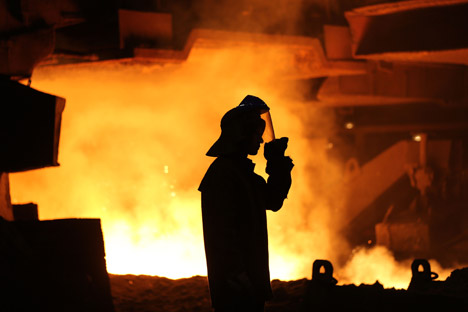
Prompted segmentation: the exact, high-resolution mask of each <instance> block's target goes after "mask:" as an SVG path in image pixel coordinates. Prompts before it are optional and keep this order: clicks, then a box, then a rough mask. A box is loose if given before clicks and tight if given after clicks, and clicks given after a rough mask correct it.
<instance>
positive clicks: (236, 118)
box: [206, 95, 275, 157]
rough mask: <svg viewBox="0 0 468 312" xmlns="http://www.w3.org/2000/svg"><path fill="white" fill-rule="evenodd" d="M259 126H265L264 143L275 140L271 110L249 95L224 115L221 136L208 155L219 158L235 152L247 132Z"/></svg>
mask: <svg viewBox="0 0 468 312" xmlns="http://www.w3.org/2000/svg"><path fill="white" fill-rule="evenodd" d="M259 124H261V125H262V126H263V125H264V126H265V131H264V132H263V137H262V138H263V141H264V142H270V141H272V140H274V138H275V137H274V131H273V124H272V122H271V116H270V108H269V107H268V105H266V103H265V102H264V101H263V100H262V99H260V98H258V97H256V96H253V95H247V96H246V97H245V98H244V99H243V100H242V102H241V103H240V104H239V106H237V107H235V108H233V109H231V110H229V111H228V112H227V113H226V114H224V116H223V118H222V119H221V136H220V137H219V139H218V140H217V141H216V142H215V143H214V144H213V146H211V148H210V149H209V150H208V152H207V153H206V155H207V156H212V157H218V156H221V155H228V154H230V153H232V152H234V151H235V150H236V146H237V144H238V143H239V142H240V141H242V140H243V139H244V137H245V133H246V130H247V129H248V128H249V127H251V126H258V125H259Z"/></svg>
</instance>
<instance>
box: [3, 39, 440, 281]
mask: <svg viewBox="0 0 468 312" xmlns="http://www.w3.org/2000/svg"><path fill="white" fill-rule="evenodd" d="M277 57H278V54H277V53H276V51H263V50H262V51H259V50H258V49H255V47H252V48H249V49H242V50H241V49H235V48H233V49H217V50H214V49H209V48H203V47H194V49H193V50H192V52H191V55H190V57H189V59H188V60H187V61H186V62H184V63H181V64H172V65H171V64H169V65H167V64H166V65H154V64H153V65H151V64H146V65H145V64H143V63H141V62H140V63H139V64H130V63H127V64H126V63H117V62H109V63H100V64H92V63H91V64H85V65H63V66H57V67H43V68H39V69H37V70H36V71H35V73H34V75H33V77H32V87H34V88H36V89H39V90H41V91H44V92H48V93H52V94H56V95H59V96H61V97H64V98H66V99H67V103H66V107H65V111H64V113H63V121H62V132H61V140H60V151H59V162H60V163H61V166H60V167H57V168H46V169H41V170H35V171H31V172H25V173H17V174H12V175H11V176H10V178H11V192H12V200H13V202H14V203H24V202H30V201H33V202H36V203H38V205H39V217H40V219H42V220H44V219H59V218H100V219H101V220H102V227H103V233H104V239H105V248H106V261H107V269H108V271H109V272H110V273H115V274H126V273H129V274H149V275H159V276H165V277H169V278H181V277H190V276H193V275H206V263H205V255H204V247H203V237H202V225H201V210H200V194H199V192H198V191H197V188H198V185H199V183H200V180H201V178H202V177H203V175H204V173H205V171H206V169H207V168H208V166H209V164H210V162H211V161H212V159H210V158H209V157H206V156H205V153H206V151H207V150H208V148H209V147H210V146H211V144H212V143H213V142H214V141H215V140H216V139H217V137H218V136H219V133H220V128H219V122H220V120H221V117H222V115H223V114H224V113H225V112H226V111H227V110H229V109H230V108H232V107H234V106H236V105H238V104H239V102H240V101H241V100H242V98H243V97H244V96H245V95H247V94H253V95H256V96H259V97H260V98H262V99H264V100H265V102H266V103H267V104H268V105H269V106H270V107H271V112H272V117H273V123H274V126H275V132H276V136H277V137H281V136H288V137H289V138H290V141H289V148H288V151H287V153H288V154H289V155H290V156H291V157H292V158H293V160H294V163H295V167H294V169H293V185H292V188H291V191H290V194H289V196H288V199H287V200H286V202H285V205H284V207H283V209H282V210H280V211H279V212H277V213H269V214H268V223H269V224H268V226H269V240H270V270H271V276H272V278H279V279H282V280H292V279H298V278H304V277H307V278H310V277H311V267H312V262H313V261H314V260H315V259H328V260H331V261H332V262H335V261H338V260H339V259H342V258H343V256H345V255H348V254H350V253H351V250H350V249H349V246H347V245H346V243H344V240H343V238H342V237H340V235H339V234H338V230H339V228H340V223H341V222H342V220H340V215H341V211H342V209H344V204H345V203H344V199H343V198H342V196H340V195H341V194H343V192H342V190H341V189H340V187H339V185H341V184H340V182H341V179H342V175H341V171H340V170H339V169H338V167H337V166H335V165H334V164H333V163H331V162H330V161H329V160H328V159H327V158H326V157H325V151H326V147H327V142H326V140H325V139H311V138H308V137H307V132H308V131H307V130H308V127H310V125H311V124H314V125H325V124H326V122H327V120H324V119H323V118H324V116H318V115H316V113H315V109H314V108H315V106H314V105H315V103H314V102H307V103H305V102H302V101H300V100H298V99H299V98H300V96H298V94H297V93H298V92H299V91H298V90H297V89H296V87H295V85H294V83H293V82H292V80H288V79H287V78H285V77H283V76H282V71H283V68H282V66H278V59H277ZM313 121H314V122H313ZM315 121H316V122H315ZM319 130H322V129H319ZM323 131H327V129H326V127H325V126H324V127H323ZM324 137H325V136H324ZM259 154H261V153H259ZM254 162H256V163H257V167H256V171H257V172H258V173H259V174H262V175H264V166H265V163H264V161H263V160H262V157H261V156H256V157H255V158H254ZM371 264H372V265H371ZM432 264H433V263H432ZM433 270H435V271H436V272H438V273H439V275H441V276H443V274H444V272H441V271H437V268H436V267H434V264H433ZM335 277H337V279H338V280H339V282H340V283H357V284H360V283H362V282H367V283H374V282H375V281H376V280H379V281H380V282H381V283H382V284H384V286H386V287H398V288H406V287H407V286H408V283H409V280H410V277H411V270H410V264H409V263H397V262H396V261H394V260H393V257H392V255H391V254H390V253H389V252H388V251H387V250H385V249H383V248H375V249H373V250H356V251H354V253H353V257H352V258H350V260H349V261H348V262H347V263H346V265H344V266H343V267H337V268H335Z"/></svg>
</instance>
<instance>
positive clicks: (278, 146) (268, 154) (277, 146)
mask: <svg viewBox="0 0 468 312" xmlns="http://www.w3.org/2000/svg"><path fill="white" fill-rule="evenodd" d="M288 141H289V139H288V138H287V137H282V138H280V139H275V140H273V141H271V142H268V143H265V146H264V149H263V155H264V156H265V159H266V160H274V159H280V158H282V157H284V152H285V151H286V148H287V147H288Z"/></svg>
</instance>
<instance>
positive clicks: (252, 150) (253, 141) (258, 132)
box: [247, 124, 265, 155]
mask: <svg viewBox="0 0 468 312" xmlns="http://www.w3.org/2000/svg"><path fill="white" fill-rule="evenodd" d="M264 131H265V125H264V124H263V125H260V126H258V127H257V128H256V129H255V130H254V131H252V134H251V136H250V137H249V138H248V141H247V154H249V155H257V153H258V150H259V149H260V145H261V144H262V143H263V138H262V136H263V132H264Z"/></svg>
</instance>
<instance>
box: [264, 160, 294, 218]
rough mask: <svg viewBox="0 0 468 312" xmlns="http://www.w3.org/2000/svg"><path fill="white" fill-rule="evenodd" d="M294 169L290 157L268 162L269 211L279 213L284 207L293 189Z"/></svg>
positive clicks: (267, 197) (267, 190)
mask: <svg viewBox="0 0 468 312" xmlns="http://www.w3.org/2000/svg"><path fill="white" fill-rule="evenodd" d="M293 167H294V164H293V162H292V159H291V158H290V157H288V156H283V157H279V158H274V159H271V160H268V161H267V167H266V173H267V174H268V179H267V186H266V192H267V194H266V201H267V209H269V210H273V211H278V210H279V209H281V207H282V206H283V202H284V200H285V199H286V198H287V196H288V192H289V189H290V187H291V182H292V179H291V170H292V168H293Z"/></svg>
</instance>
